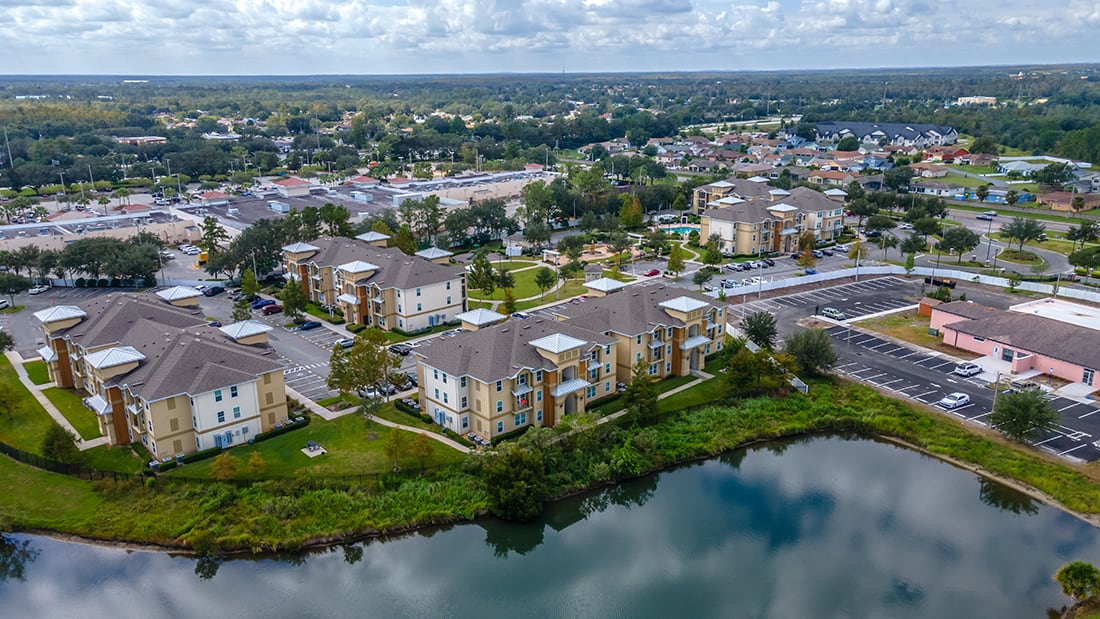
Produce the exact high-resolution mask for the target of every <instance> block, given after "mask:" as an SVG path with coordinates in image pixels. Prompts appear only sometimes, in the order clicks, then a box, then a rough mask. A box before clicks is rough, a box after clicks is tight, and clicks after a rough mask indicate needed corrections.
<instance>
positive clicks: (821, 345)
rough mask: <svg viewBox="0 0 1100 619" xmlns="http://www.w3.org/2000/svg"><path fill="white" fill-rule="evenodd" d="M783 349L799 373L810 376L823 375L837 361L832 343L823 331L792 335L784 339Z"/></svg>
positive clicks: (800, 332)
mask: <svg viewBox="0 0 1100 619" xmlns="http://www.w3.org/2000/svg"><path fill="white" fill-rule="evenodd" d="M783 349H784V350H785V351H786V352H787V354H789V355H791V356H792V357H794V360H795V363H797V364H798V369H799V371H801V372H804V373H806V374H810V375H821V374H824V373H825V372H826V371H828V369H829V368H831V367H832V366H833V365H834V364H835V363H836V360H837V356H836V352H834V351H833V342H832V340H831V339H829V334H828V333H826V332H825V331H824V330H823V329H806V330H805V331H798V332H796V333H793V334H792V335H790V336H789V337H788V338H787V339H786V342H785V343H784V346H783Z"/></svg>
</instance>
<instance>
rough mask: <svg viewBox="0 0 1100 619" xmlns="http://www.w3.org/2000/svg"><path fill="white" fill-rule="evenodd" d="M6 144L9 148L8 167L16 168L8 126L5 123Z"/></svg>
mask: <svg viewBox="0 0 1100 619" xmlns="http://www.w3.org/2000/svg"><path fill="white" fill-rule="evenodd" d="M4 145H5V146H7V148H8V167H9V168H14V167H15V163H14V162H13V161H12V160H11V142H9V141H8V126H7V125H4Z"/></svg>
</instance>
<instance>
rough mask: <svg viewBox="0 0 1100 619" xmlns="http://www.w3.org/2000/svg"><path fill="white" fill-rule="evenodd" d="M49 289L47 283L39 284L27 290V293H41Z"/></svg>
mask: <svg viewBox="0 0 1100 619" xmlns="http://www.w3.org/2000/svg"><path fill="white" fill-rule="evenodd" d="M49 289H50V286H49V284H39V285H37V286H34V287H32V288H31V289H30V290H28V291H27V294H42V293H43V292H46V291H47V290H49Z"/></svg>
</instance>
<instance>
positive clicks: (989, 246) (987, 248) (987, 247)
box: [985, 219, 993, 262]
mask: <svg viewBox="0 0 1100 619" xmlns="http://www.w3.org/2000/svg"><path fill="white" fill-rule="evenodd" d="M990 234H993V220H992V219H990V220H989V229H988V230H986V231H985V261H986V262H989V252H990V250H992V249H993V239H992V238H991V237H990V236H989V235H990Z"/></svg>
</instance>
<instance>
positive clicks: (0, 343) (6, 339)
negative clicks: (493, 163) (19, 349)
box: [0, 331, 15, 354]
mask: <svg viewBox="0 0 1100 619" xmlns="http://www.w3.org/2000/svg"><path fill="white" fill-rule="evenodd" d="M12 348H15V340H13V339H12V337H11V335H8V333H7V332H6V331H0V354H2V353H5V352H7V351H9V350H11V349H12Z"/></svg>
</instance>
